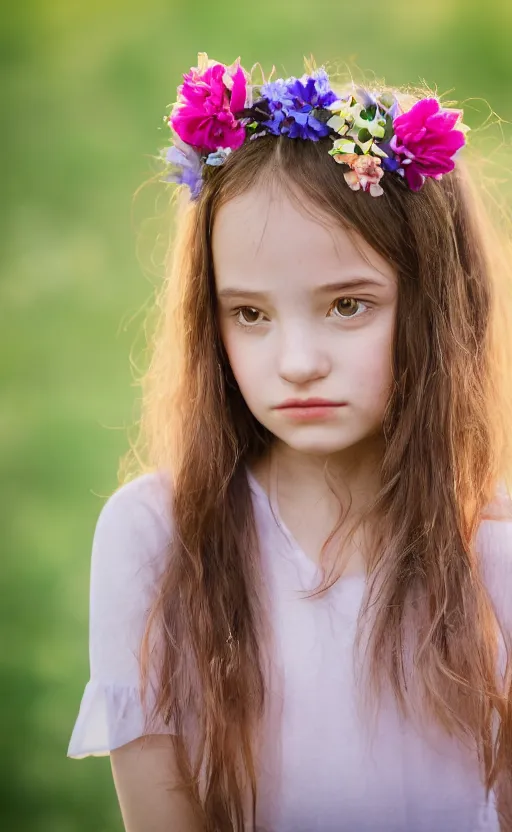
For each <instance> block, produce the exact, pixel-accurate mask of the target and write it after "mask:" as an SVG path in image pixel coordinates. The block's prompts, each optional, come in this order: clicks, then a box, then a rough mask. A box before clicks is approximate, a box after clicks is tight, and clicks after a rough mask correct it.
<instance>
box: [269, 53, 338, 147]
mask: <svg viewBox="0 0 512 832" xmlns="http://www.w3.org/2000/svg"><path fill="white" fill-rule="evenodd" d="M261 95H262V96H263V97H264V98H265V99H266V102H267V107H268V111H269V113H270V118H269V119H267V120H266V121H261V125H262V126H263V127H266V128H267V131H268V132H269V133H272V134H273V135H275V136H278V135H280V134H281V133H284V134H285V135H287V136H288V137H289V138H291V139H296V138H300V139H310V140H311V141H318V139H319V138H322V137H323V136H328V135H329V133H330V129H329V128H328V127H327V125H326V124H325V123H324V122H322V121H320V120H319V119H318V118H316V117H315V116H314V115H313V110H315V109H322V108H326V107H327V106H328V105H329V104H332V103H333V101H336V100H337V96H336V94H335V93H334V92H333V90H331V88H330V86H329V78H328V76H327V73H326V71H325V70H324V69H318V70H315V72H314V73H313V75H303V76H302V78H301V79H298V78H288V79H287V80H286V81H285V80H283V79H282V78H279V79H278V80H277V81H274V82H272V83H268V84H264V85H263V86H262V87H261Z"/></svg>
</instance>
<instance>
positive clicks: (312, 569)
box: [246, 466, 366, 586]
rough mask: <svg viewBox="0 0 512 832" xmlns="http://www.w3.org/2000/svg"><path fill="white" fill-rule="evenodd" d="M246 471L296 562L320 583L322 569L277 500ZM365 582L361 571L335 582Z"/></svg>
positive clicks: (253, 488) (250, 485)
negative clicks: (298, 539) (291, 526)
mask: <svg viewBox="0 0 512 832" xmlns="http://www.w3.org/2000/svg"><path fill="white" fill-rule="evenodd" d="M246 472H247V480H248V483H249V487H250V488H251V490H252V491H253V492H254V493H255V494H256V495H257V496H259V497H260V499H261V500H263V502H264V503H265V507H266V508H268V510H269V511H270V514H271V515H272V517H273V519H274V522H275V523H276V525H277V527H278V528H279V529H280V530H281V532H282V533H283V535H284V536H285V538H286V539H287V541H288V543H289V545H290V547H291V548H292V550H293V552H294V554H295V556H296V558H297V561H298V563H299V564H300V565H301V566H302V567H303V568H304V570H305V572H307V574H308V576H309V577H310V578H311V579H312V580H313V581H314V586H317V585H318V584H319V583H320V578H321V577H322V570H321V568H320V566H319V565H318V564H316V563H315V561H314V560H312V559H311V558H310V557H309V555H307V554H306V552H305V551H304V549H303V548H302V546H300V545H299V543H298V541H297V539H296V538H295V537H294V535H293V534H292V533H291V531H290V529H289V528H288V526H287V525H286V523H285V522H284V520H283V518H282V517H281V514H280V512H279V506H278V505H277V500H273V499H272V497H271V495H269V494H267V492H266V491H265V489H264V488H263V486H262V485H261V484H260V483H259V482H258V480H257V479H256V477H255V476H254V474H253V473H252V471H251V470H250V469H249V467H248V466H246ZM348 582H350V583H352V582H354V583H356V584H357V583H363V584H365V583H366V576H365V575H364V574H363V573H358V572H354V573H352V574H348V575H341V576H340V577H339V578H338V580H337V582H336V584H335V585H334V586H336V585H339V584H343V585H345V584H346V583H348Z"/></svg>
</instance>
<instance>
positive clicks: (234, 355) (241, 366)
mask: <svg viewBox="0 0 512 832" xmlns="http://www.w3.org/2000/svg"><path fill="white" fill-rule="evenodd" d="M221 334H222V341H223V344H224V349H225V350H226V354H227V356H228V361H229V364H230V366H231V370H232V371H233V375H234V377H235V379H236V381H237V384H238V386H239V387H240V390H241V391H242V394H243V395H244V397H246V393H248V394H249V395H250V392H251V390H253V389H254V388H255V386H257V384H258V383H259V382H258V380H259V377H260V375H263V374H264V368H263V366H262V361H261V354H260V359H259V360H258V350H257V349H255V348H254V345H253V348H252V349H251V344H250V343H249V344H248V343H247V341H248V340H249V341H250V336H246V335H245V333H237V332H230V334H229V335H227V334H226V333H225V332H224V333H222V331H221Z"/></svg>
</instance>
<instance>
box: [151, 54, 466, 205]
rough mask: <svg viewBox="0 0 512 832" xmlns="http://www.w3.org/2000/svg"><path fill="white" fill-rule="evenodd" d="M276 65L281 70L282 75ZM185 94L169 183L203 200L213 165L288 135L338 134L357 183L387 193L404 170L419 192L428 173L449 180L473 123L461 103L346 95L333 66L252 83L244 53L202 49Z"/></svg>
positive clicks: (349, 177)
mask: <svg viewBox="0 0 512 832" xmlns="http://www.w3.org/2000/svg"><path fill="white" fill-rule="evenodd" d="M273 71H274V70H272V73H273ZM183 80H184V83H183V84H181V85H180V86H179V87H178V90H177V92H178V99H177V101H176V102H175V103H174V104H173V105H172V110H171V114H170V115H168V116H165V117H164V121H165V122H166V123H167V124H168V125H169V127H170V128H171V131H172V133H173V140H172V141H173V144H172V146H171V147H169V148H167V149H166V150H164V151H161V157H162V158H163V160H164V161H165V163H166V165H167V166H168V174H167V176H166V177H165V180H164V181H167V182H176V183H178V184H185V185H187V186H188V187H189V189H190V193H191V198H192V199H197V197H198V196H199V194H200V192H201V188H202V185H203V182H204V175H205V171H206V169H208V168H210V169H211V168H212V167H218V166H219V165H222V164H224V162H225V161H226V159H227V157H228V156H229V154H230V153H232V152H233V151H234V150H237V148H239V147H240V146H241V145H242V144H243V143H244V142H245V141H246V140H249V141H252V140H254V139H257V138H258V137H259V136H264V135H268V134H270V135H274V136H280V135H285V136H288V138H290V139H309V140H310V141H318V140H319V139H321V138H324V137H327V136H328V137H330V138H331V139H332V140H333V143H332V148H331V149H330V150H329V151H328V152H329V154H330V155H331V156H332V157H333V159H334V161H335V162H338V163H340V164H343V165H347V166H348V167H349V170H348V171H347V172H346V173H344V178H345V181H346V182H347V185H348V186H349V187H350V188H351V189H352V190H353V191H358V190H359V189H362V190H363V191H369V192H370V194H371V196H381V195H382V194H383V193H384V190H383V188H382V187H381V185H380V180H381V178H382V177H383V175H384V173H395V174H397V175H398V176H400V177H402V178H403V180H404V181H405V183H406V184H407V186H408V187H409V188H410V189H411V190H412V191H419V190H420V188H421V187H422V186H423V183H424V182H425V179H426V177H427V176H431V177H432V178H433V179H442V177H443V175H444V174H445V173H449V172H450V171H451V170H453V168H454V167H455V162H454V159H455V158H456V156H457V154H458V152H459V151H460V149H461V148H462V146H463V145H464V144H465V141H466V133H467V132H468V130H469V129H470V128H469V127H468V126H467V125H466V124H463V123H462V115H463V111H462V110H455V109H450V108H447V107H442V106H441V104H440V102H439V101H438V99H437V98H434V97H430V98H423V99H421V100H419V101H416V102H415V103H413V104H412V106H411V107H410V108H409V109H405V110H404V105H403V102H402V103H399V101H398V99H397V98H396V97H395V95H393V93H391V92H380V93H379V92H375V91H370V90H368V89H365V88H363V87H360V86H359V87H354V88H353V90H352V91H350V92H346V93H344V94H343V95H342V96H341V97H340V96H339V95H338V94H336V93H335V92H334V91H333V90H332V89H331V87H330V83H329V77H328V75H327V72H326V71H325V69H324V68H320V69H315V70H314V71H313V72H312V73H311V74H310V75H307V74H305V75H303V76H302V78H293V77H292V78H287V79H286V80H284V79H283V78H278V79H277V80H275V81H271V80H270V79H269V80H268V81H266V82H265V81H264V83H263V84H258V85H256V84H252V83H251V74H249V73H248V72H246V70H244V69H243V67H242V66H241V65H240V59H239V58H238V59H237V60H236V61H235V63H234V64H232V65H231V66H225V65H224V64H221V63H218V62H217V61H212V60H208V56H207V55H206V53H204V52H201V53H199V56H198V66H197V67H192V68H191V69H190V71H189V72H188V73H187V74H186V75H184V76H183Z"/></svg>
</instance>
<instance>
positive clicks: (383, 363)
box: [344, 327, 393, 411]
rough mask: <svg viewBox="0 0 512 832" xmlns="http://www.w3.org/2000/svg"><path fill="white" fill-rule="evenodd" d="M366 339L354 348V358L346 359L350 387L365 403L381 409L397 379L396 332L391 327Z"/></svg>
mask: <svg viewBox="0 0 512 832" xmlns="http://www.w3.org/2000/svg"><path fill="white" fill-rule="evenodd" d="M374 335H375V337H373V338H371V339H367V338H365V339H363V340H362V341H361V343H360V344H358V345H354V347H355V348H354V349H353V350H351V360H350V361H349V362H346V361H345V362H344V365H345V370H347V369H348V372H349V377H350V382H349V389H352V391H353V392H354V395H355V398H356V399H357V401H358V402H360V403H361V405H364V406H366V407H368V408H369V409H375V410H379V411H380V410H381V409H382V408H383V407H384V406H385V404H386V402H387V399H388V396H389V393H390V390H391V386H392V383H393V373H392V333H391V328H390V327H384V328H383V329H382V331H381V332H380V333H379V332H376V333H374Z"/></svg>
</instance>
